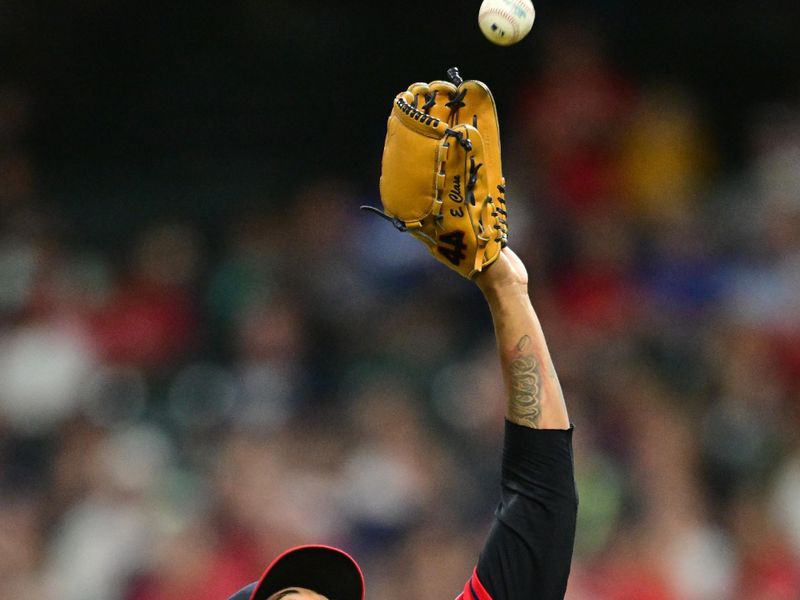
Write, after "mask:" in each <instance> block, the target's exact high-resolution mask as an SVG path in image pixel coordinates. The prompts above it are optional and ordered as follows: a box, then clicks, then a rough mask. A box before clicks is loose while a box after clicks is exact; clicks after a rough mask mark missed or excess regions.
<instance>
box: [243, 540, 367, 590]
mask: <svg viewBox="0 0 800 600" xmlns="http://www.w3.org/2000/svg"><path fill="white" fill-rule="evenodd" d="M289 587H302V588H307V589H309V590H313V591H315V592H317V593H318V594H322V595H323V596H325V597H326V598H329V599H330V600H364V574H363V573H362V572H361V568H360V567H359V566H358V563H356V561H355V560H354V559H353V557H352V556H350V555H349V554H347V553H346V552H344V551H343V550H339V549H338V548H334V547H332V546H323V545H309V546H298V547H297V548H292V549H290V550H287V551H286V552H284V553H283V554H281V555H280V556H278V558H276V559H275V560H274V561H272V564H271V565H270V566H268V567H267V570H266V571H264V574H263V575H262V576H261V579H260V580H259V581H258V583H257V584H256V586H255V589H254V590H253V593H252V594H251V595H250V598H249V600H267V598H269V597H270V596H271V595H272V594H274V593H275V592H278V591H280V590H283V589H285V588H289Z"/></svg>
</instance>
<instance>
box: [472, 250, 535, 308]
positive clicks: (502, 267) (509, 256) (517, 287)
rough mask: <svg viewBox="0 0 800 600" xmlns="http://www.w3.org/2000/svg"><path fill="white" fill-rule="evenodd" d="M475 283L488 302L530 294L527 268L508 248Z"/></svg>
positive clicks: (478, 276)
mask: <svg viewBox="0 0 800 600" xmlns="http://www.w3.org/2000/svg"><path fill="white" fill-rule="evenodd" d="M475 283H476V285H477V286H478V288H479V289H480V290H481V291H482V292H483V294H484V296H486V298H487V299H488V300H492V299H494V298H500V297H505V296H518V295H521V294H524V295H527V293H528V274H527V272H526V270H525V267H524V265H523V264H522V261H521V260H520V259H519V258H518V257H517V255H516V254H514V253H513V252H512V251H511V250H510V249H508V248H505V249H504V250H503V251H502V252H501V253H500V256H498V258H497V260H496V261H495V262H494V263H492V264H491V265H489V267H487V268H486V269H485V270H484V271H482V272H481V273H480V274H478V275H477V276H476V277H475Z"/></svg>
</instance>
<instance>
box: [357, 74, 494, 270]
mask: <svg viewBox="0 0 800 600" xmlns="http://www.w3.org/2000/svg"><path fill="white" fill-rule="evenodd" d="M448 75H449V76H450V78H451V80H452V82H449V81H433V82H431V83H414V84H412V85H411V86H410V87H409V88H408V90H406V91H403V92H400V93H399V94H398V95H397V96H396V97H395V99H394V104H393V106H392V112H391V114H390V115H389V123H388V127H387V132H386V143H385V145H384V149H383V162H382V172H381V181H380V192H381V201H382V203H383V211H380V210H379V209H376V208H373V207H362V208H366V209H369V210H373V211H375V212H377V213H379V214H381V215H382V216H384V217H385V218H387V219H389V220H390V221H391V222H392V223H393V224H394V225H395V227H397V229H399V230H400V231H408V232H409V233H411V234H412V235H413V236H414V237H416V238H418V239H419V240H422V241H423V242H424V243H425V245H426V246H427V247H428V250H430V252H431V254H433V256H434V257H436V259H438V260H439V261H441V262H443V263H444V264H445V265H447V266H448V267H450V268H451V269H454V270H455V271H458V272H459V273H461V275H463V276H464V277H467V278H469V279H472V278H473V277H475V275H477V274H478V273H480V272H481V271H482V270H484V269H486V268H487V267H488V266H489V265H491V264H492V263H493V262H494V261H495V260H496V259H497V257H498V256H499V255H500V250H501V249H502V248H503V247H504V246H505V245H506V243H507V239H508V224H507V212H506V201H505V197H504V195H505V180H504V178H503V174H502V169H501V166H500V129H499V126H498V123H497V110H496V108H495V103H494V98H492V93H491V92H490V91H489V88H488V87H486V85H485V84H483V83H481V82H480V81H462V80H461V78H460V76H459V75H458V69H450V70H449V71H448Z"/></svg>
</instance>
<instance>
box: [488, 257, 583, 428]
mask: <svg viewBox="0 0 800 600" xmlns="http://www.w3.org/2000/svg"><path fill="white" fill-rule="evenodd" d="M476 283H477V284H478V287H479V288H480V289H481V291H482V292H483V294H484V296H486V300H487V302H488V303H489V309H490V310H491V312H492V320H493V321H494V330H495V336H496V338H497V349H498V352H499V354H500V363H501V365H502V369H503V379H504V380H505V384H506V391H507V398H508V406H507V409H506V418H507V419H508V420H509V421H511V422H512V423H516V424H517V425H522V426H524V427H531V428H533V429H569V417H568V416H567V407H566V404H565V403H564V395H563V394H562V392H561V384H560V383H559V381H558V376H557V375H556V371H555V368H554V366H553V361H552V359H551V358H550V351H549V350H548V349H547V344H546V343H545V339H544V333H543V332H542V326H541V325H540V324H539V319H538V318H537V317H536V313H535V312H534V310H533V306H532V305H531V301H530V298H529V297H528V274H527V271H526V270H525V266H524V265H523V264H522V261H521V260H520V259H519V257H517V255H516V254H514V253H513V252H512V251H511V250H510V249H509V248H505V249H503V251H502V253H501V254H500V257H499V258H498V259H497V261H496V263H495V264H493V265H492V266H491V267H490V268H489V269H487V270H486V271H485V272H483V273H481V274H480V275H479V276H478V277H477V278H476Z"/></svg>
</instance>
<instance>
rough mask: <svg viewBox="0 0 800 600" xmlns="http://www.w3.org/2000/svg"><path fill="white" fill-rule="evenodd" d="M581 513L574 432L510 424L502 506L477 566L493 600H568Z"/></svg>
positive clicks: (504, 467) (504, 452)
mask: <svg viewBox="0 0 800 600" xmlns="http://www.w3.org/2000/svg"><path fill="white" fill-rule="evenodd" d="M577 508H578V497H577V492H576V489H575V478H574V470H573V464H572V428H570V429H569V430H555V429H531V428H529V427H522V426H520V425H516V424H514V423H511V422H509V421H506V432H505V444H504V448H503V466H502V496H501V502H500V505H499V507H498V508H497V511H496V513H495V516H496V519H495V523H494V525H493V527H492V529H491V531H490V533H489V537H488V539H487V541H486V544H485V545H484V548H483V550H482V552H481V556H480V559H479V560H478V566H477V576H478V579H479V581H480V583H481V584H483V587H484V588H485V589H486V591H487V592H488V593H489V594H490V595H491V598H492V599H493V600H562V599H563V598H564V594H565V592H566V587H567V578H568V576H569V570H570V563H571V561H572V548H573V545H574V542H575V519H576V515H577Z"/></svg>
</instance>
